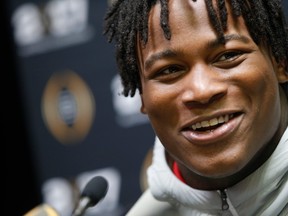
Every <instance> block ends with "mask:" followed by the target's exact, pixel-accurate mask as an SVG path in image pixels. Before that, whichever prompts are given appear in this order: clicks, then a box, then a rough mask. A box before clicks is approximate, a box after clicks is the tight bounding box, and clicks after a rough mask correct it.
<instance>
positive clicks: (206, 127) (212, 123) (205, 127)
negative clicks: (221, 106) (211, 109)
mask: <svg viewBox="0 0 288 216" xmlns="http://www.w3.org/2000/svg"><path fill="white" fill-rule="evenodd" d="M238 115H240V114H239V113H234V114H226V115H222V116H219V117H215V118H212V119H210V120H205V121H201V122H197V123H195V124H193V125H191V126H190V127H188V128H187V129H188V130H191V129H192V130H193V131H199V132H206V131H209V132H211V131H213V130H215V129H216V128H218V127H220V126H222V125H223V124H225V123H227V122H228V121H230V120H231V119H233V118H235V117H236V116H238Z"/></svg>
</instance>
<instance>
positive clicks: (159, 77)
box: [105, 0, 288, 216]
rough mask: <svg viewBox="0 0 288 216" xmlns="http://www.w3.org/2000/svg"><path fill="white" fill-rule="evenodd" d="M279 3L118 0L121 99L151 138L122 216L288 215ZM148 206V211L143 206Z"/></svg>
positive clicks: (114, 22)
mask: <svg viewBox="0 0 288 216" xmlns="http://www.w3.org/2000/svg"><path fill="white" fill-rule="evenodd" d="M286 29H287V26H286V23H285V17H284V15H283V12H282V8H281V2H280V1H279V0H270V1H266V0H253V1H245V0H231V1H224V0H217V1H216V0H205V1H204V0H160V1H143V0H138V1H137V0H118V1H117V3H115V4H114V7H112V8H111V9H110V11H108V13H107V16H106V29H105V30H106V31H105V34H106V35H108V40H109V41H112V40H113V39H114V40H115V42H116V51H117V62H118V65H119V70H120V75H121V78H122V84H123V86H124V91H123V94H124V95H125V96H129V95H130V96H134V94H135V92H136V90H139V92H140V96H141V99H142V107H141V111H142V113H144V114H147V115H148V117H149V119H150V122H151V125H152V127H153V129H154V131H155V134H156V140H155V145H154V151H153V161H152V164H151V166H150V167H149V169H148V183H149V188H148V189H147V191H146V192H145V193H144V194H143V196H142V197H141V198H140V199H139V201H138V202H137V203H136V204H135V206H134V207H133V208H132V209H131V211H130V212H129V213H128V215H131V216H132V215H135V216H141V215H143V216H151V215H165V216H166V215H167V214H168V213H167V212H172V211H173V212H174V213H173V214H172V215H187V216H188V215H189V216H191V215H224V214H225V215H245V216H247V215H253V216H255V215H261V216H266V215H267V216H271V215H287V214H288V204H287V200H288V184H287V177H288V174H287V173H288V129H287V125H288V102H287V97H288V89H287V85H288V72H287V71H288V67H287V57H288V38H287V30H286ZM149 206H150V207H149Z"/></svg>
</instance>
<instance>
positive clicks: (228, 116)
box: [181, 112, 244, 144]
mask: <svg viewBox="0 0 288 216" xmlns="http://www.w3.org/2000/svg"><path fill="white" fill-rule="evenodd" d="M243 117H244V113H241V112H233V113H231V112H229V113H225V114H219V115H214V116H213V117H212V116H211V118H205V119H201V120H200V119H199V121H197V122H193V123H191V124H190V125H187V126H186V127H184V128H183V130H181V134H182V135H183V136H184V137H185V138H186V139H187V140H188V141H189V142H191V143H194V144H212V143H215V142H219V141H220V140H222V141H223V139H225V137H228V136H230V135H231V134H232V133H233V131H235V130H236V129H237V128H238V127H239V126H240V124H241V121H242V120H243Z"/></svg>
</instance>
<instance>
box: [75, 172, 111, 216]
mask: <svg viewBox="0 0 288 216" xmlns="http://www.w3.org/2000/svg"><path fill="white" fill-rule="evenodd" d="M107 191H108V182H107V180H106V179H105V178H104V177H102V176H95V177H93V178H92V179H91V180H90V181H89V182H88V183H87V184H86V186H85V187H84V189H83V191H82V193H81V196H80V200H79V203H78V205H77V207H76V208H75V209H74V211H73V213H72V215H73V216H81V215H83V214H84V212H85V211H86V209H87V208H88V207H92V206H94V205H96V204H97V203H98V202H99V201H100V200H101V199H103V198H104V197H105V195H106V193H107Z"/></svg>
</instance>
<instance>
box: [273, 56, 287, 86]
mask: <svg viewBox="0 0 288 216" xmlns="http://www.w3.org/2000/svg"><path fill="white" fill-rule="evenodd" d="M276 75H277V78H278V82H279V83H286V82H288V67H287V62H284V61H281V62H279V63H277V71H276Z"/></svg>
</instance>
